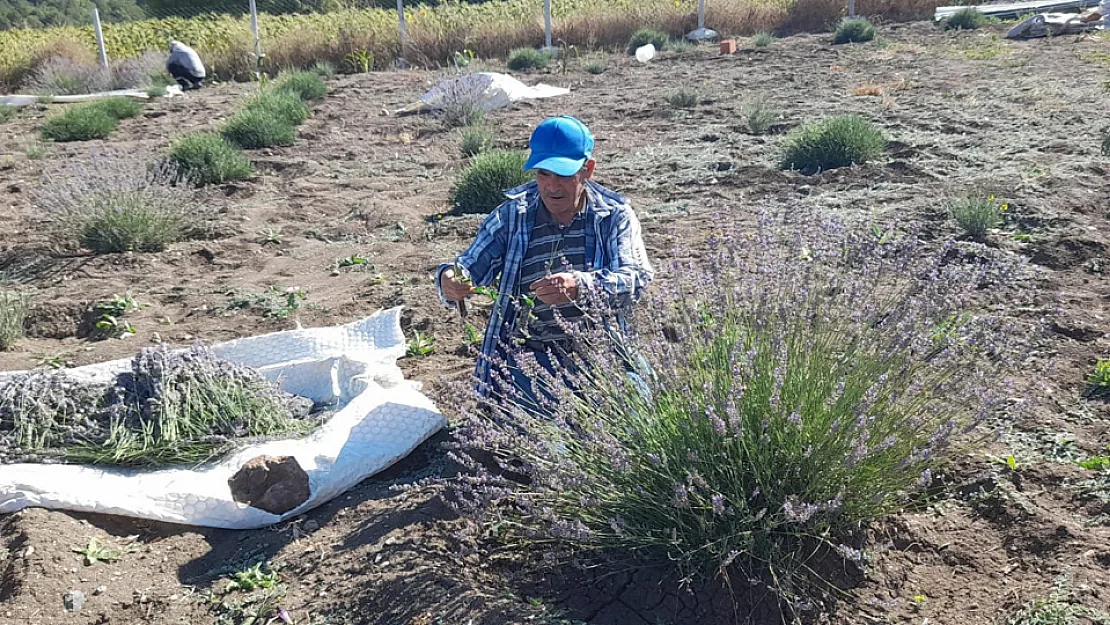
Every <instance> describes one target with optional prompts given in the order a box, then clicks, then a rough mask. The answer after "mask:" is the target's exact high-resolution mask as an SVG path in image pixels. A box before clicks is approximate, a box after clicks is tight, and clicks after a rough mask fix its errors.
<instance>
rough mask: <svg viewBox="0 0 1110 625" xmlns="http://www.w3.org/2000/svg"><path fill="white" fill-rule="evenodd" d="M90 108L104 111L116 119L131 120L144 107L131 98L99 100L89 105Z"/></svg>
mask: <svg viewBox="0 0 1110 625" xmlns="http://www.w3.org/2000/svg"><path fill="white" fill-rule="evenodd" d="M87 106H88V107H89V108H92V109H95V110H100V111H104V112H105V113H106V114H108V115H109V116H111V117H114V118H116V119H130V118H132V117H135V116H136V115H138V114H139V113H140V112H141V111H142V110H143V105H142V104H141V103H139V102H137V101H135V100H132V99H131V98H125V97H111V98H104V99H102V100H97V101H95V102H93V103H92V104H88V105H87Z"/></svg>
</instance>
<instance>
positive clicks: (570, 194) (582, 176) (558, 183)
mask: <svg viewBox="0 0 1110 625" xmlns="http://www.w3.org/2000/svg"><path fill="white" fill-rule="evenodd" d="M593 173H594V160H593V159H590V160H588V161H586V164H585V165H584V166H583V167H582V169H580V170H579V171H578V173H577V174H574V175H573V176H558V175H555V174H553V173H551V172H549V171H546V170H543V169H537V170H536V183H537V184H538V185H539V188H540V197H541V198H543V205H544V206H546V207H547V210H548V211H550V212H551V214H553V215H573V214H575V213H576V212H578V201H579V200H580V199H582V194H583V193H585V192H586V181H587V180H589V179H590V177H591V176H593Z"/></svg>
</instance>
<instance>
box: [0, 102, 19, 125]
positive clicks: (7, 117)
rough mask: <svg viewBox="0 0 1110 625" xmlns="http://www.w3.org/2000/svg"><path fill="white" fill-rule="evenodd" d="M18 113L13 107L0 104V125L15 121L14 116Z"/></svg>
mask: <svg viewBox="0 0 1110 625" xmlns="http://www.w3.org/2000/svg"><path fill="white" fill-rule="evenodd" d="M18 111H19V109H17V108H15V107H14V106H8V105H7V104H0V124H3V123H4V122H8V121H11V120H13V119H15V115H16V113H17V112H18Z"/></svg>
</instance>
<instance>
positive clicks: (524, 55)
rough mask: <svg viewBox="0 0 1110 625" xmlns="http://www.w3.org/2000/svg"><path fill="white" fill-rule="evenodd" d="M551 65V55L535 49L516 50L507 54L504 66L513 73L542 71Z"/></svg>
mask: <svg viewBox="0 0 1110 625" xmlns="http://www.w3.org/2000/svg"><path fill="white" fill-rule="evenodd" d="M549 63H551V55H550V54H548V53H547V52H543V51H540V50H536V49H535V48H517V49H516V50H513V51H512V52H510V53H509V61H508V63H507V64H506V65H507V66H508V68H509V69H511V70H513V71H520V70H525V69H543V68H545V67H547V66H548V64H549Z"/></svg>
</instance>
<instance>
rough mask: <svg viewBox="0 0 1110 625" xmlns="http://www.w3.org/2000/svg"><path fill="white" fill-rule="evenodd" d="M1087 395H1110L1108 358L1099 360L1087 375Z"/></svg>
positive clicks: (1109, 364)
mask: <svg viewBox="0 0 1110 625" xmlns="http://www.w3.org/2000/svg"><path fill="white" fill-rule="evenodd" d="M1084 395H1086V396H1087V397H1105V396H1110V360H1101V359H1100V360H1099V361H1098V362H1096V363H1095V369H1094V371H1092V372H1091V375H1089V376H1087V390H1086V391H1085V392H1084Z"/></svg>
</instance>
